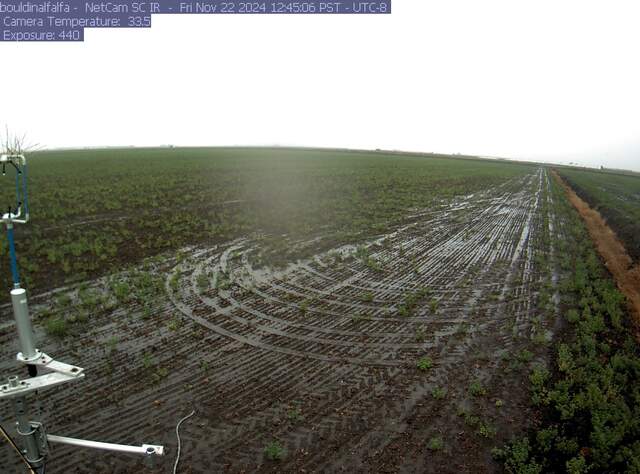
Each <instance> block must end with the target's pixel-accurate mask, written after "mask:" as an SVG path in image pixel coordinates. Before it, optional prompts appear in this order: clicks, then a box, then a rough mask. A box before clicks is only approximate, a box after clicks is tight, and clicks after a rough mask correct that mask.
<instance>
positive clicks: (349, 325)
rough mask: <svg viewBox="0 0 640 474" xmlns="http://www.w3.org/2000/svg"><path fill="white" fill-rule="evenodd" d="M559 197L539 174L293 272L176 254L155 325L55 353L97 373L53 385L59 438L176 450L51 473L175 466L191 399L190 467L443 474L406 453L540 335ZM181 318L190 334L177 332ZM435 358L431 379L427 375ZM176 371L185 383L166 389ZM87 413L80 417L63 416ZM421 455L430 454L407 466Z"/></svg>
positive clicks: (214, 255)
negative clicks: (407, 307)
mask: <svg viewBox="0 0 640 474" xmlns="http://www.w3.org/2000/svg"><path fill="white" fill-rule="evenodd" d="M547 187H548V177H547V175H546V172H545V171H544V170H537V171H536V172H534V173H531V174H529V175H527V176H524V177H522V178H519V179H513V180H510V181H507V182H505V183H504V184H502V185H500V186H497V187H495V188H492V189H488V190H486V191H484V192H481V193H476V194H474V195H470V196H465V197H458V198H455V199H452V200H451V201H449V202H443V203H441V204H440V205H439V207H438V208H436V209H429V210H424V211H418V212H414V215H413V216H412V222H411V223H410V224H407V225H405V226H403V227H401V228H399V229H397V230H395V231H394V232H391V233H389V234H387V235H383V236H378V237H376V238H372V239H371V240H370V241H369V242H367V243H366V244H363V245H362V246H361V247H362V248H361V249H360V250H358V249H356V248H355V247H352V246H343V247H340V248H336V249H334V250H333V251H329V252H324V253H322V254H319V255H316V256H314V257H312V258H309V259H306V260H303V261H299V262H295V263H291V264H290V265H289V266H288V267H286V268H284V269H279V270H276V269H268V268H257V267H255V266H254V265H252V263H251V262H252V260H253V258H252V257H255V256H256V255H257V254H258V253H259V252H260V251H261V245H260V242H259V241H255V240H250V239H243V240H238V241H235V242H232V243H230V244H228V245H227V246H224V247H221V248H212V249H192V250H191V251H190V255H189V257H187V259H186V261H183V262H181V263H175V262H172V261H167V262H166V264H165V267H164V268H165V269H164V271H166V273H167V279H166V291H167V294H168V295H169V301H168V302H166V303H165V302H158V306H157V308H156V311H155V315H154V316H153V317H152V318H151V319H147V320H142V319H139V318H138V319H136V318H126V317H124V316H123V317H121V318H120V321H121V322H120V323H114V324H107V325H103V326H99V327H96V328H95V329H94V330H92V331H91V333H90V334H87V335H86V338H88V340H89V341H91V344H93V345H95V346H96V347H97V348H93V347H92V348H90V349H88V351H89V352H88V354H87V352H86V351H87V349H86V347H85V346H87V340H83V339H82V338H81V339H80V340H78V341H76V342H74V343H64V344H60V345H59V346H56V347H54V348H51V349H49V348H44V349H45V350H47V351H48V352H50V353H53V354H55V355H56V357H57V358H59V359H60V360H64V361H66V362H69V363H75V364H78V363H80V362H81V361H85V362H86V361H87V360H89V363H88V364H85V367H86V368H88V369H90V370H88V375H87V379H86V381H85V382H82V383H80V384H78V386H77V389H75V390H76V391H75V395H71V396H70V394H69V393H68V392H67V393H64V391H61V390H53V391H52V394H51V396H50V397H48V398H47V399H46V400H45V401H44V402H43V411H44V412H45V413H46V414H47V417H46V419H47V425H48V427H49V430H50V432H53V433H56V434H64V435H69V436H77V437H85V438H88V439H96V438H99V439H103V440H106V441H112V442H122V443H138V442H141V441H144V442H151V443H158V444H160V443H163V444H165V445H166V447H167V453H168V456H167V457H166V458H165V459H164V460H161V462H160V465H159V466H158V467H157V468H156V469H151V470H145V468H144V467H143V466H142V465H141V464H140V463H138V462H137V461H136V460H132V459H131V458H126V459H122V457H120V456H116V455H110V456H104V457H100V458H95V457H92V453H86V452H84V453H77V452H75V453H73V454H71V453H72V451H71V450H70V449H68V448H64V447H62V448H58V449H56V451H54V453H53V454H52V463H51V468H50V469H49V472H54V473H55V472H64V473H67V472H82V473H84V472H86V473H88V472H159V471H164V468H167V469H168V468H170V464H171V461H172V456H173V450H174V449H175V440H174V439H173V436H172V433H173V428H174V424H175V421H176V420H177V419H178V418H179V417H181V416H182V415H184V414H185V413H186V412H188V410H189V408H190V407H191V406H193V407H195V408H196V411H197V416H196V417H194V419H193V420H190V421H189V422H187V423H185V424H184V425H183V426H182V427H181V438H182V441H183V451H182V453H183V454H182V456H183V457H182V461H181V466H182V468H183V469H184V470H185V472H193V473H205V472H206V473H208V472H223V471H232V472H240V471H243V470H244V471H255V470H262V471H265V472H269V471H274V472H292V471H300V470H302V469H305V470H306V471H307V472H311V471H323V472H333V471H339V470H340V469H347V470H351V471H361V472H362V471H368V472H373V471H381V470H386V471H389V470H390V471H392V472H396V471H398V470H406V471H412V470H413V471H415V470H416V469H418V470H429V468H428V467H427V466H425V465H424V462H425V461H424V450H420V449H419V448H414V447H409V448H408V447H407V446H408V445H407V446H405V445H403V444H400V445H399V444H398V443H400V442H401V441H402V440H404V439H407V440H414V441H415V442H416V443H418V439H417V438H418V437H419V435H418V434H410V429H409V428H410V427H411V426H412V419H413V418H414V417H415V416H417V414H420V413H424V412H425V410H427V412H428V413H430V414H431V415H430V418H429V420H430V421H429V423H431V424H432V425H433V429H436V428H437V427H438V426H441V425H443V424H446V423H447V420H449V419H450V418H451V417H452V416H455V415H453V414H452V412H453V410H454V409H455V403H454V402H455V401H459V402H464V401H465V397H466V386H467V384H468V381H469V380H470V379H471V378H479V379H481V380H482V382H483V384H485V385H487V386H496V387H497V386H499V385H500V384H501V382H500V378H501V376H502V375H501V373H499V372H498V370H497V367H498V366H499V365H500V364H501V362H500V361H499V360H494V361H492V362H490V363H484V362H482V360H481V359H480V355H483V354H484V355H490V356H491V357H493V358H494V359H496V358H497V357H498V356H499V354H502V353H506V352H508V351H511V350H515V349H519V348H521V347H522V344H523V343H522V340H528V338H529V337H530V336H531V334H532V331H533V329H532V327H533V324H532V318H534V316H535V315H536V311H537V309H538V308H537V307H536V298H537V293H538V289H537V286H538V285H539V283H540V275H539V272H538V271H537V269H536V264H535V256H536V254H537V252H538V251H539V247H540V241H541V233H542V230H543V225H542V224H543V216H542V204H543V203H544V202H545V201H544V196H545V195H546V191H545V190H546V189H547ZM548 250H549V249H546V250H545V249H543V251H548ZM356 252H359V253H358V255H359V256H355V253H356ZM363 255H364V256H363ZM361 257H362V258H361ZM205 280H206V284H201V283H202V282H204V281H205ZM216 287H217V289H216ZM425 289H426V293H421V295H423V297H421V298H417V299H416V301H414V304H413V308H412V311H411V312H410V313H409V314H407V315H402V306H403V303H405V302H406V300H407V298H408V297H411V295H415V294H417V293H418V292H421V291H423V292H424V290H425ZM129 311H133V312H135V311H136V308H128V311H127V312H129ZM171 318H174V319H177V320H181V321H182V324H181V325H179V326H178V327H177V328H175V329H172V330H169V329H167V328H166V326H165V325H166V321H168V320H170V319H171ZM549 324H552V323H550V322H546V321H545V322H543V325H549ZM116 331H117V333H118V334H119V335H120V334H122V340H121V342H120V343H119V344H120V345H121V346H122V348H123V349H122V350H118V351H116V352H115V353H113V354H111V355H108V354H107V353H106V351H105V350H104V349H101V348H99V347H98V343H101V344H103V343H104V342H105V341H107V340H108V339H109V338H110V337H111V336H112V335H113V334H114V333H115V332H116ZM7 337H9V336H8V333H5V335H3V340H4V339H5V338H7ZM149 354H150V355H151V357H152V359H153V364H152V365H151V366H149V367H147V366H146V364H145V363H143V360H144V359H145V357H146V356H148V355H149ZM496 355H498V356H496ZM423 356H429V357H430V358H431V360H432V361H433V369H431V371H430V372H429V373H423V372H420V371H418V370H417V369H416V361H417V360H418V359H419V358H421V357H423ZM483 364H484V365H483ZM87 366H88V367H87ZM479 367H480V368H479ZM3 368H4V366H3ZM159 368H166V369H168V370H169V375H168V376H167V377H166V378H165V379H161V380H160V381H153V380H154V379H153V378H152V377H151V376H152V375H154V374H155V373H157V371H158V369H159ZM150 380H151V381H152V382H151V383H150ZM436 386H446V387H448V390H449V391H448V395H447V403H446V404H445V405H444V406H442V403H441V402H437V401H434V400H432V398H431V396H430V392H431V390H432V389H433V388H434V387H436ZM114 387H117V389H114ZM125 387H126V389H125ZM71 404H72V405H71ZM103 405H104V406H105V407H108V406H110V407H114V406H115V407H117V410H116V411H115V412H114V410H110V411H105V412H101V411H100V407H101V406H103ZM70 406H73V410H72V413H73V417H72V418H70V417H69V415H63V413H68V412H69V407H70ZM60 407H63V408H62V409H59V408H60ZM65 407H66V408H65ZM434 410H435V411H434ZM513 410H514V412H513V416H514V417H515V418H518V417H522V416H525V415H524V414H523V413H518V412H517V411H516V410H517V407H515V408H513ZM96 413H98V414H97V415H96ZM292 414H293V415H292ZM429 426H430V425H427V428H429ZM60 428H64V429H60ZM96 433H99V436H97V435H96ZM414 438H415V439H414ZM273 439H279V440H280V441H281V442H282V443H283V445H284V446H286V448H287V450H288V452H289V454H288V456H287V457H286V458H285V460H283V461H282V462H281V463H279V464H277V463H270V462H269V461H268V460H266V458H265V454H264V446H265V445H266V444H268V443H269V442H270V441H272V440H273ZM402 442H404V441H402ZM398 446H400V447H398ZM411 446H413V445H411ZM412 449H416V450H417V451H415V453H413V454H412V456H413V461H410V460H408V459H405V460H402V459H400V458H397V456H398V454H397V453H398V452H403V450H404V452H407V453H411V452H412ZM2 459H3V458H2V451H0V461H2ZM389 465H393V466H395V468H389V467H388V466H389ZM54 466H55V467H54Z"/></svg>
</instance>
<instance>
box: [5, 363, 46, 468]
mask: <svg viewBox="0 0 640 474" xmlns="http://www.w3.org/2000/svg"><path fill="white" fill-rule="evenodd" d="M9 384H10V385H12V386H15V385H17V384H18V377H16V376H13V377H9ZM13 408H14V410H15V414H16V419H17V420H18V421H17V422H16V428H17V431H18V434H19V435H20V436H21V437H22V439H23V440H24V446H25V450H26V458H27V461H29V463H30V464H31V465H32V466H33V467H40V466H41V465H42V461H43V460H44V456H42V455H41V454H40V449H39V448H38V440H37V436H36V429H35V428H34V427H33V426H31V422H30V421H29V416H28V410H29V406H28V405H27V399H26V398H25V397H17V398H15V399H14V400H13Z"/></svg>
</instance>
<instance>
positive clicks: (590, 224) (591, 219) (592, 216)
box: [551, 170, 640, 340]
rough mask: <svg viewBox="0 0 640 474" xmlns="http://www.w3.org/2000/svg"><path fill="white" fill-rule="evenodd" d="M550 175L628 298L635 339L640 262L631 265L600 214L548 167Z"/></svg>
mask: <svg viewBox="0 0 640 474" xmlns="http://www.w3.org/2000/svg"><path fill="white" fill-rule="evenodd" d="M551 174H553V176H554V177H555V179H557V180H558V182H559V183H560V184H561V185H562V187H563V188H564V190H565V192H566V193H567V197H568V199H569V202H571V204H572V205H573V207H575V208H576V210H577V211H578V213H579V214H580V216H581V217H582V219H583V220H584V222H585V224H586V226H587V230H588V231H589V235H590V236H591V238H592V239H593V241H594V243H595V244H596V248H597V249H598V252H599V253H600V256H601V257H602V258H603V259H604V262H605V266H606V267H607V269H609V271H610V272H611V274H612V275H613V278H614V279H615V281H616V283H617V285H618V288H619V289H620V291H621V292H622V293H623V294H624V295H625V296H626V297H627V299H628V301H629V307H630V310H631V312H632V315H633V319H634V323H635V332H636V338H637V339H639V340H640V264H638V265H635V266H633V260H632V259H631V257H630V256H629V254H628V253H627V250H626V249H625V247H624V245H622V242H620V240H619V239H618V236H617V235H616V234H615V232H613V230H611V228H610V227H609V226H608V225H607V223H606V221H605V220H604V219H603V218H602V216H601V215H600V213H599V212H598V211H596V210H594V209H591V208H590V207H589V205H588V204H587V203H586V202H585V201H583V200H582V199H581V198H580V197H579V196H578V195H577V194H576V193H575V192H574V191H573V189H572V188H571V186H569V184H567V183H566V182H565V181H564V180H563V179H562V177H561V176H560V175H559V174H558V173H557V172H556V171H555V170H551Z"/></svg>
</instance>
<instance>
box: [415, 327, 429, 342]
mask: <svg viewBox="0 0 640 474" xmlns="http://www.w3.org/2000/svg"><path fill="white" fill-rule="evenodd" d="M426 338H427V331H426V330H425V328H423V327H419V328H417V329H416V341H417V342H424V341H425V339H426Z"/></svg>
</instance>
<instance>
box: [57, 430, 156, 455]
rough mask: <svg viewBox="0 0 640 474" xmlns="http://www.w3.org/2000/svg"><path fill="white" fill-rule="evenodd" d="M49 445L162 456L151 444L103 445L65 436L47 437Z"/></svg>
mask: <svg viewBox="0 0 640 474" xmlns="http://www.w3.org/2000/svg"><path fill="white" fill-rule="evenodd" d="M47 441H49V442H50V443H61V444H68V445H71V446H78V447H81V448H92V449H103V450H105V451H116V452H120V453H129V454H144V455H146V456H151V455H156V456H162V455H163V454H164V449H163V447H162V446H156V445H153V444H143V445H142V446H128V445H126V444H115V443H103V442H101V441H90V440H88V439H76V438H68V437H67V436H56V435H47Z"/></svg>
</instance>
